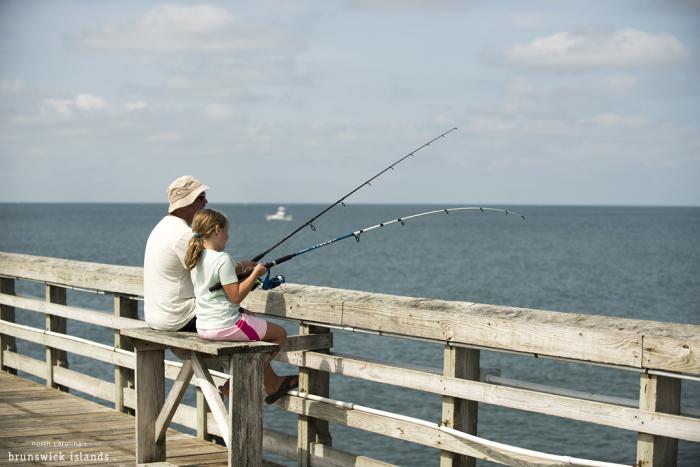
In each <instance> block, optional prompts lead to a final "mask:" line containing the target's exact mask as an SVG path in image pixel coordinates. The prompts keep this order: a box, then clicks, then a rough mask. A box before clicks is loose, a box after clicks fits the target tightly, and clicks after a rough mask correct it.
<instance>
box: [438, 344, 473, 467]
mask: <svg viewBox="0 0 700 467" xmlns="http://www.w3.org/2000/svg"><path fill="white" fill-rule="evenodd" d="M479 359H480V354H479V351H478V350H472V349H465V348H462V347H454V346H451V345H446V346H445V348H444V365H443V374H444V375H445V376H451V377H454V378H462V379H468V380H473V381H479ZM478 410H479V404H478V403H477V402H474V401H469V400H464V399H457V398H455V397H449V396H443V398H442V424H443V425H445V426H447V427H450V428H454V429H455V430H459V431H463V432H465V433H468V434H471V435H476V426H477V419H478V417H477V416H478ZM475 465H476V459H475V458H473V457H467V456H463V455H460V454H455V453H453V452H450V451H440V467H457V466H459V467H474V466H475Z"/></svg>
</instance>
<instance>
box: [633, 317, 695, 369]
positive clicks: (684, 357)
mask: <svg viewBox="0 0 700 467" xmlns="http://www.w3.org/2000/svg"><path fill="white" fill-rule="evenodd" d="M680 326H683V325H680ZM674 327H675V326H674ZM686 328H687V329H686ZM684 331H685V334H681V333H682V332H684ZM675 332H677V334H675V335H672V336H650V335H646V336H644V354H643V362H642V363H643V365H644V367H646V368H656V369H660V370H665V371H677V372H679V373H692V374H698V373H699V372H698V371H697V370H696V369H697V368H700V326H691V325H686V326H683V329H676V330H675ZM693 333H695V334H693Z"/></svg>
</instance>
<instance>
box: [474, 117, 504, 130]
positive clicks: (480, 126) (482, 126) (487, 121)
mask: <svg viewBox="0 0 700 467" xmlns="http://www.w3.org/2000/svg"><path fill="white" fill-rule="evenodd" d="M467 128H469V129H470V130H472V131H474V132H476V133H507V132H509V131H512V130H513V129H514V128H515V124H514V123H513V122H512V121H510V120H506V119H503V118H500V117H471V118H469V121H468V123H467Z"/></svg>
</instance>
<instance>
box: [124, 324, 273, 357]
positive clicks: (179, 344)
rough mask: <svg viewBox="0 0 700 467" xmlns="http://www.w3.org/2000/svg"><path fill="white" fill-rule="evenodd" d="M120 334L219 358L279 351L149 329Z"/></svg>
mask: <svg viewBox="0 0 700 467" xmlns="http://www.w3.org/2000/svg"><path fill="white" fill-rule="evenodd" d="M122 334H123V335H125V336H129V337H133V338H135V339H139V340H141V341H144V342H153V343H158V344H162V345H165V346H168V347H174V348H178V349H186V350H191V351H194V352H199V353H203V354H207V355H214V356H221V355H228V354H233V353H253V352H266V353H273V352H275V351H277V350H279V346H278V345H277V344H272V343H270V342H262V341H254V342H222V341H207V340H204V339H202V338H201V337H198V336H197V333H194V332H164V331H157V330H155V329H151V328H146V327H143V328H136V329H124V330H123V331H122Z"/></svg>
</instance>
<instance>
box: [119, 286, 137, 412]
mask: <svg viewBox="0 0 700 467" xmlns="http://www.w3.org/2000/svg"><path fill="white" fill-rule="evenodd" d="M114 316H115V317H116V318H129V319H133V320H134V321H137V320H138V317H139V309H138V302H136V300H133V299H130V298H129V297H126V296H124V295H121V294H115V295H114ZM113 332H114V348H115V349H123V350H127V351H133V350H134V344H133V343H132V342H131V339H129V338H128V337H125V336H122V335H121V332H120V331H119V329H115V330H114V331H113ZM134 387H135V384H134V370H132V369H130V368H123V367H120V366H118V365H115V367H114V391H115V392H114V408H115V410H118V411H120V412H125V413H129V412H133V411H130V409H129V408H127V407H124V388H134ZM131 415H133V413H131Z"/></svg>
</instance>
